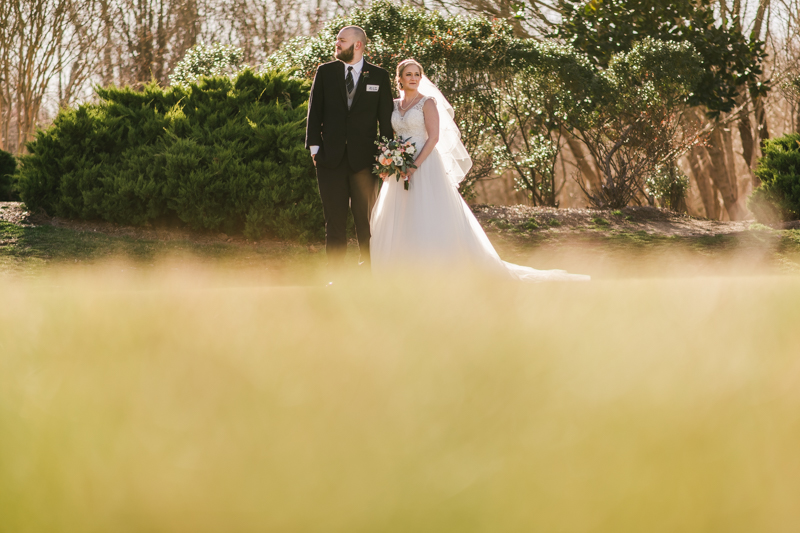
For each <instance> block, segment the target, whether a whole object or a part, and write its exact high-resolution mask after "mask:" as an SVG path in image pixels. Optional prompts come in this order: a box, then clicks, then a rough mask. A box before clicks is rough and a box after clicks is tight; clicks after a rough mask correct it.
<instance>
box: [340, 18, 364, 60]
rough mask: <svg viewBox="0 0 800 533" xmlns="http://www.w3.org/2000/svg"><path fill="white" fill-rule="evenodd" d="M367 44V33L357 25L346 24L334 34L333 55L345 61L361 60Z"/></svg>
mask: <svg viewBox="0 0 800 533" xmlns="http://www.w3.org/2000/svg"><path fill="white" fill-rule="evenodd" d="M366 46H367V34H366V33H365V32H364V30H362V29H361V28H359V27H358V26H346V27H344V28H342V29H341V31H339V35H337V36H336V47H335V48H336V50H335V52H334V54H333V56H334V57H335V58H336V59H339V60H340V61H344V62H345V63H351V64H352V63H354V62H358V61H360V60H361V57H362V56H363V55H364V48H366Z"/></svg>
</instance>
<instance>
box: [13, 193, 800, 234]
mask: <svg viewBox="0 0 800 533" xmlns="http://www.w3.org/2000/svg"><path fill="white" fill-rule="evenodd" d="M472 211H473V213H475V216H476V217H477V218H478V220H479V221H480V223H481V225H483V226H484V227H495V228H499V229H511V228H519V229H523V230H526V231H528V232H532V233H535V232H539V231H547V232H555V233H561V232H573V231H575V230H581V229H592V228H597V227H605V228H607V229H612V230H620V231H631V232H638V231H644V232H646V233H648V234H652V235H658V236H667V237H668V236H679V237H701V236H713V235H729V234H735V233H740V232H743V231H746V230H747V229H748V228H749V227H750V226H751V224H753V221H751V220H745V221H737V222H723V221H719V220H707V219H702V218H693V217H690V216H688V215H685V214H680V213H674V212H672V211H667V210H665V209H658V208H655V207H626V208H624V209H621V210H618V211H612V210H597V209H575V208H569V209H556V208H552V207H529V206H523V205H515V206H493V205H476V206H473V207H472ZM0 220H2V221H5V222H10V223H13V224H17V225H22V226H42V225H50V226H56V227H62V228H67V229H72V230H75V231H85V232H99V233H104V234H106V235H111V236H116V237H129V238H133V239H143V240H165V241H169V240H182V241H190V242H193V243H196V244H214V243H222V242H227V243H236V242H238V243H243V244H244V243H247V242H248V241H247V240H246V239H245V238H244V237H242V236H241V235H238V236H233V235H226V234H224V233H219V232H207V231H205V232H204V231H193V230H190V229H188V228H180V227H165V226H159V225H150V226H144V227H139V226H124V225H120V224H114V223H111V222H103V221H85V220H67V219H62V218H58V217H50V216H47V215H46V214H43V213H31V212H29V211H27V210H26V209H25V206H24V204H22V203H20V202H0ZM798 228H800V221H794V222H788V223H784V224H783V225H781V226H780V227H779V228H776V229H798ZM262 242H263V240H262Z"/></svg>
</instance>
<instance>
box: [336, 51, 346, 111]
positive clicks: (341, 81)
mask: <svg viewBox="0 0 800 533" xmlns="http://www.w3.org/2000/svg"><path fill="white" fill-rule="evenodd" d="M337 63H338V64H339V68H338V69H336V75H337V76H338V78H339V79H337V80H336V83H337V85H338V86H339V89H340V91H339V92H341V93H342V100H343V101H344V108H345V109H347V87H345V83H344V63H343V62H341V61H337Z"/></svg>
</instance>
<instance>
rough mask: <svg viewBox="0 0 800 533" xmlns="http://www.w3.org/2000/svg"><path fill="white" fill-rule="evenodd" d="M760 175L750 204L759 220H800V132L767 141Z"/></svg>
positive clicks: (759, 161) (760, 161)
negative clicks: (759, 182)
mask: <svg viewBox="0 0 800 533" xmlns="http://www.w3.org/2000/svg"><path fill="white" fill-rule="evenodd" d="M763 153H764V155H763V156H762V157H761V159H759V160H758V167H757V168H756V176H758V178H759V179H760V180H761V185H759V186H758V187H757V188H756V190H754V191H753V194H752V195H750V198H748V200H747V207H748V208H749V209H750V211H752V212H753V214H754V215H755V217H756V219H757V220H758V221H759V222H765V223H770V222H776V221H779V220H797V219H800V133H790V134H789V135H784V136H783V137H780V138H777V139H769V140H767V141H765V142H764V147H763Z"/></svg>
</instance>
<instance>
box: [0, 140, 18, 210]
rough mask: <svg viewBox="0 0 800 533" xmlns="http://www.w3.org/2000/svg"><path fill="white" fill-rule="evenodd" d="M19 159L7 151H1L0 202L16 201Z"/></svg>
mask: <svg viewBox="0 0 800 533" xmlns="http://www.w3.org/2000/svg"><path fill="white" fill-rule="evenodd" d="M16 172H17V159H16V158H15V157H14V156H13V155H12V154H10V153H8V152H6V151H5V150H0V202H7V201H9V200H16V199H17V197H16V191H15V189H16V187H15V181H16V175H15V174H16Z"/></svg>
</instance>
